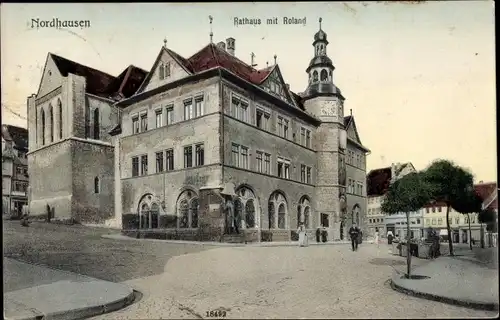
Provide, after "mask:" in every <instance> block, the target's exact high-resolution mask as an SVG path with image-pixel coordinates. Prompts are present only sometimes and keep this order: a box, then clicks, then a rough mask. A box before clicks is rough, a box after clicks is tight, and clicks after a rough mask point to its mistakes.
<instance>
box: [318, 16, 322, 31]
mask: <svg viewBox="0 0 500 320" xmlns="http://www.w3.org/2000/svg"><path fill="white" fill-rule="evenodd" d="M321 21H323V18H319V30H321Z"/></svg>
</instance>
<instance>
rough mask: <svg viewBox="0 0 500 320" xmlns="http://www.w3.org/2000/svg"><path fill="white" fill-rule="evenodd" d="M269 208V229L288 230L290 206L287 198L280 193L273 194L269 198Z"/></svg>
mask: <svg viewBox="0 0 500 320" xmlns="http://www.w3.org/2000/svg"><path fill="white" fill-rule="evenodd" d="M268 208H269V214H268V217H269V229H276V228H278V229H286V228H287V226H288V204H287V201H286V198H285V196H284V195H283V194H282V193H281V192H279V191H275V192H273V193H272V194H271V197H269V202H268ZM276 213H277V214H276Z"/></svg>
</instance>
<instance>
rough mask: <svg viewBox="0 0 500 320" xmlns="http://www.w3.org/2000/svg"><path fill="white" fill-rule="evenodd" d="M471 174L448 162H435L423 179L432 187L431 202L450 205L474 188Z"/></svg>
mask: <svg viewBox="0 0 500 320" xmlns="http://www.w3.org/2000/svg"><path fill="white" fill-rule="evenodd" d="M473 178H474V177H473V175H472V173H470V172H469V171H468V170H466V169H464V168H462V167H460V166H457V165H455V164H454V163H453V162H451V161H448V160H436V161H434V162H433V163H432V164H431V165H430V166H429V167H428V168H427V169H426V170H425V179H426V180H427V182H428V183H429V184H430V185H431V187H432V195H433V197H432V198H433V200H435V201H442V202H445V203H447V204H448V205H451V204H452V203H453V202H454V201H458V200H459V199H460V198H461V197H463V196H464V194H467V193H468V192H471V191H472V189H473V186H474V179H473Z"/></svg>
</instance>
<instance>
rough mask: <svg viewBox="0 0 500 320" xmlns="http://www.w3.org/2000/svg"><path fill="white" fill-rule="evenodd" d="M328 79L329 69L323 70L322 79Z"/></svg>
mask: <svg viewBox="0 0 500 320" xmlns="http://www.w3.org/2000/svg"><path fill="white" fill-rule="evenodd" d="M327 80H328V71H326V69H323V70H321V81H327Z"/></svg>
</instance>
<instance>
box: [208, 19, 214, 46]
mask: <svg viewBox="0 0 500 320" xmlns="http://www.w3.org/2000/svg"><path fill="white" fill-rule="evenodd" d="M208 19H209V20H210V43H213V37H214V33H213V32H212V21H213V20H214V18H212V16H208Z"/></svg>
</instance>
